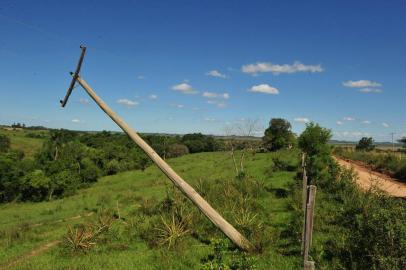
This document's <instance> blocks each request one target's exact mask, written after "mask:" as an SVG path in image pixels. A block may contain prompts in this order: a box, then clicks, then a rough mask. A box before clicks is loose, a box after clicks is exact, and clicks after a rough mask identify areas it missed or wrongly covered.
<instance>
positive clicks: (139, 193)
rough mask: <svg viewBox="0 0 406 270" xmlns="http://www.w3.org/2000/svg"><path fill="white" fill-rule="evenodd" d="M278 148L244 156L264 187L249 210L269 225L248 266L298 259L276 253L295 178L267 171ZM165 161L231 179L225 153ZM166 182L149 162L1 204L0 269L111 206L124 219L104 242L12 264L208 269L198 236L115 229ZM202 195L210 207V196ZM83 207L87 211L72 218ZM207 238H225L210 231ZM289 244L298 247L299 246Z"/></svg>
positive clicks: (197, 178) (189, 173)
mask: <svg viewBox="0 0 406 270" xmlns="http://www.w3.org/2000/svg"><path fill="white" fill-rule="evenodd" d="M17 138H20V139H22V138H21V137H19V136H18V135H15V138H14V142H16V140H18V139H17ZM32 143H33V144H38V143H39V142H38V141H35V142H34V141H33V142H32ZM277 155H280V153H264V154H256V155H254V156H251V155H250V156H248V157H247V160H246V174H247V178H249V179H255V180H257V181H258V182H259V183H260V184H261V185H262V186H263V190H264V194H263V195H261V197H259V199H258V200H257V202H256V203H257V204H258V206H257V208H258V211H257V212H256V213H255V214H257V215H258V216H259V218H260V219H261V220H262V221H263V222H264V225H263V227H264V228H266V229H267V232H269V233H268V234H266V237H269V242H270V244H269V245H267V246H266V248H265V249H264V250H263V251H262V252H261V253H256V254H254V255H252V256H250V258H252V259H253V260H254V261H255V266H256V268H255V269H298V268H299V267H300V263H301V258H300V256H299V254H297V252H292V254H287V252H283V253H284V254H282V251H284V250H286V247H287V246H288V245H291V244H289V243H288V240H287V239H285V238H284V237H282V236H281V235H282V234H281V232H283V231H284V230H285V229H286V225H287V222H288V220H289V217H290V215H292V213H293V210H292V209H291V207H290V205H291V198H290V197H291V196H283V194H284V193H286V192H288V190H289V186H290V185H292V184H293V183H294V182H295V175H296V172H295V171H293V170H292V171H277V172H273V173H269V169H270V164H271V163H272V159H273V157H275V156H277ZM288 156H289V157H290V159H292V160H293V161H294V162H297V160H296V159H297V158H296V157H297V153H296V152H291V153H288ZM169 163H170V164H171V165H172V166H173V167H174V169H175V170H176V171H177V172H178V173H179V174H180V175H181V176H182V177H184V179H185V180H186V181H187V182H189V183H190V184H192V185H193V186H195V187H196V186H198V183H201V180H205V182H203V183H205V185H211V183H213V185H214V183H215V182H216V181H217V182H219V181H220V183H221V182H223V181H224V182H225V181H235V176H234V168H233V163H232V159H231V157H230V155H229V153H224V152H216V153H200V154H193V155H186V156H183V157H180V158H176V159H171V160H169ZM220 186H221V185H220ZM171 187H172V184H171V183H170V181H169V180H168V179H167V178H166V177H165V176H164V175H163V174H162V173H161V172H160V171H159V170H158V169H157V168H156V167H155V166H151V167H149V168H147V169H146V170H145V171H143V172H142V171H131V172H125V173H120V174H117V175H114V176H108V177H103V178H101V179H100V180H99V181H98V182H97V183H96V184H94V185H93V186H91V187H90V188H87V189H84V190H80V191H78V193H77V194H76V195H74V196H71V197H67V198H64V199H60V200H54V201H50V202H40V203H9V204H4V205H1V206H0V245H1V247H2V248H1V249H0V269H1V268H2V266H5V265H7V264H8V263H10V262H13V261H15V260H17V259H18V258H24V255H25V254H28V253H29V252H30V251H32V250H36V249H38V248H39V247H41V246H42V245H44V244H45V243H48V242H51V241H55V240H63V238H64V236H65V235H66V233H67V230H68V227H69V225H72V226H73V225H75V224H76V225H77V224H86V223H87V222H94V221H95V220H97V216H98V214H97V213H100V212H101V211H102V209H113V210H114V211H115V213H116V214H117V213H119V215H120V217H121V220H124V221H123V222H122V223H125V224H124V225H123V224H121V221H120V220H116V221H114V223H113V225H112V232H113V233H112V234H114V235H112V236H109V241H106V242H105V243H104V242H101V243H97V244H96V246H95V247H94V248H93V249H91V250H89V251H88V252H85V253H78V254H76V253H75V254H71V253H67V252H66V248H65V247H64V245H63V244H59V245H57V246H55V247H53V248H50V249H49V250H47V251H46V252H44V253H41V254H38V255H37V256H33V257H31V258H29V259H24V260H23V262H21V263H18V264H17V265H15V266H14V267H13V269H41V270H43V269H210V268H202V267H203V266H202V265H203V264H204V262H205V260H207V258H210V256H211V255H210V254H212V253H213V248H212V246H210V245H209V244H208V243H207V242H204V241H199V240H198V239H199V237H196V236H195V237H192V235H187V236H185V237H184V238H182V240H181V241H179V242H177V243H176V245H174V246H173V247H172V248H168V247H167V246H165V245H162V246H156V247H150V246H149V245H148V243H147V241H145V240H143V239H140V238H139V237H128V235H129V234H127V233H122V231H124V230H126V228H128V224H130V223H131V224H132V223H133V222H134V223H137V222H143V220H137V219H143V218H149V217H147V216H140V215H137V214H136V213H138V212H139V209H140V207H142V204H143V203H144V204H145V202H146V201H147V202H148V201H152V202H158V201H162V200H163V199H164V198H165V196H167V193H171V192H173V189H172V188H171ZM280 193H282V196H281V195H280ZM209 202H210V203H213V205H214V206H216V202H211V201H210V200H209ZM191 207H193V206H191ZM187 209H192V208H187ZM217 210H218V211H219V212H220V213H222V214H224V216H225V217H226V218H227V219H228V221H229V222H230V223H232V224H233V225H235V223H236V221H235V220H234V219H233V217H235V215H234V213H232V212H229V211H228V212H227V211H226V210H225V209H217ZM89 213H94V214H93V215H91V216H87V217H81V218H78V217H77V218H75V219H72V217H75V216H78V215H82V216H84V215H86V214H89ZM152 218H154V216H153V217H152ZM257 218H258V217H257ZM204 224H207V223H204ZM207 226H210V224H208V225H207ZM119 235H123V236H119ZM208 237H209V238H211V237H213V238H219V239H223V240H224V239H226V238H225V237H224V236H223V235H222V234H221V233H219V232H218V231H216V230H214V232H213V233H210V234H209V236H208ZM297 245H299V243H298V244H297ZM294 249H296V250H297V249H300V246H297V247H294Z"/></svg>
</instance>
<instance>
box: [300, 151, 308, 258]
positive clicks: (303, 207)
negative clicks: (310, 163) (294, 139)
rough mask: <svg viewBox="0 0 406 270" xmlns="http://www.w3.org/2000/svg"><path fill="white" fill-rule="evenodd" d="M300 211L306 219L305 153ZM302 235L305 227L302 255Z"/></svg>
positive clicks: (303, 156)
mask: <svg viewBox="0 0 406 270" xmlns="http://www.w3.org/2000/svg"><path fill="white" fill-rule="evenodd" d="M302 174H303V179H302V209H303V218H304V219H306V202H307V196H308V194H307V172H306V153H304V152H303V153H302ZM304 234H305V227H304V226H303V230H302V248H301V252H302V255H303V252H304V241H305V239H304Z"/></svg>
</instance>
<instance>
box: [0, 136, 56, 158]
mask: <svg viewBox="0 0 406 270" xmlns="http://www.w3.org/2000/svg"><path fill="white" fill-rule="evenodd" d="M0 134H3V135H6V136H7V137H9V138H10V144H11V145H10V146H11V149H15V150H21V151H23V152H24V157H25V158H28V159H33V158H34V156H35V154H36V153H38V152H39V151H40V150H41V147H42V144H43V142H44V139H43V138H30V137H29V134H35V135H40V136H47V134H48V131H46V130H6V129H0Z"/></svg>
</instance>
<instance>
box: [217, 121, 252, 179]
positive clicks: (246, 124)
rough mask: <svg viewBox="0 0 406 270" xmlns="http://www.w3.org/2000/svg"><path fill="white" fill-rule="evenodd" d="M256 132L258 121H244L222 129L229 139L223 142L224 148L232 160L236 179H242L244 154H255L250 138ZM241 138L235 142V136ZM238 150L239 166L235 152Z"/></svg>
mask: <svg viewBox="0 0 406 270" xmlns="http://www.w3.org/2000/svg"><path fill="white" fill-rule="evenodd" d="M257 130H258V120H257V119H255V120H253V119H244V120H241V121H238V122H237V123H236V124H235V125H227V126H226V127H225V128H224V132H225V135H226V136H227V137H229V138H228V139H226V141H225V148H226V149H227V150H229V151H230V154H231V158H232V160H233V164H234V169H235V173H236V176H237V177H243V176H244V175H245V173H244V160H245V154H246V152H252V153H254V152H255V146H256V145H255V141H254V140H251V138H250V137H251V136H252V135H253V134H255V133H256V132H257ZM236 135H237V136H240V137H243V139H241V140H239V141H237V140H236V139H235V136H236ZM237 150H240V151H239V153H240V158H239V163H240V164H239V165H238V164H237V159H236V155H235V153H236V151H237Z"/></svg>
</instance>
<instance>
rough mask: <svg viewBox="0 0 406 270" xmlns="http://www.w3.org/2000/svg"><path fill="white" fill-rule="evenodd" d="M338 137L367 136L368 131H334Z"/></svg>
mask: <svg viewBox="0 0 406 270" xmlns="http://www.w3.org/2000/svg"><path fill="white" fill-rule="evenodd" d="M335 134H336V135H337V136H338V137H346V138H360V137H369V136H370V134H369V133H362V132H360V131H343V132H338V131H337V132H335Z"/></svg>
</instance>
